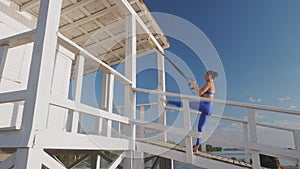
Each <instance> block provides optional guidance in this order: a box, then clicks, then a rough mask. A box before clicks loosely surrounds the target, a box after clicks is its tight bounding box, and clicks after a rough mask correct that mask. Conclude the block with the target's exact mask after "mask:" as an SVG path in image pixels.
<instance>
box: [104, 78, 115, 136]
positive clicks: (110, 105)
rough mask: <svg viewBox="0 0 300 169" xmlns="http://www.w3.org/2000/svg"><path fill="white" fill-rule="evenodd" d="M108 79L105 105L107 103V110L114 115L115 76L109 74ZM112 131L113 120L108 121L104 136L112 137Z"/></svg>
mask: <svg viewBox="0 0 300 169" xmlns="http://www.w3.org/2000/svg"><path fill="white" fill-rule="evenodd" d="M106 77H107V79H106V92H107V93H106V94H105V95H106V98H104V99H105V103H106V106H105V108H106V110H107V111H108V112H109V113H112V110H113V95H114V79H115V78H114V75H113V74H110V73H109V74H107V76H106ZM111 129H112V121H111V120H106V125H105V126H104V129H103V135H104V136H107V137H111Z"/></svg>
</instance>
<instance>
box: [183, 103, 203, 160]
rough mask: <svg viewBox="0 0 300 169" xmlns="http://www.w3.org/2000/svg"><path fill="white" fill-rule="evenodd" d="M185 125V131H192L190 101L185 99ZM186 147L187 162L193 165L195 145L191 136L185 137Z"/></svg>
mask: <svg viewBox="0 0 300 169" xmlns="http://www.w3.org/2000/svg"><path fill="white" fill-rule="evenodd" d="M183 123H184V129H185V130H188V131H191V130H192V126H191V113H190V107H189V100H187V99H183ZM198 137H199V136H198ZM198 137H197V138H198ZM185 146H186V156H185V159H186V162H187V163H190V164H193V163H194V155H193V143H192V137H191V136H185Z"/></svg>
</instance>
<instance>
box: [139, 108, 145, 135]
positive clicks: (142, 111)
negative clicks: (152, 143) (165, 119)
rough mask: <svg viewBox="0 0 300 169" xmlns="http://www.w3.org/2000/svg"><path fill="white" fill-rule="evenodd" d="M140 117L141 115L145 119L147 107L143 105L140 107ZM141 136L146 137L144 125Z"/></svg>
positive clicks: (141, 128) (142, 119)
mask: <svg viewBox="0 0 300 169" xmlns="http://www.w3.org/2000/svg"><path fill="white" fill-rule="evenodd" d="M140 117H141V121H145V107H144V106H142V107H141V108H140ZM140 137H141V138H145V127H144V126H142V125H141V126H140Z"/></svg>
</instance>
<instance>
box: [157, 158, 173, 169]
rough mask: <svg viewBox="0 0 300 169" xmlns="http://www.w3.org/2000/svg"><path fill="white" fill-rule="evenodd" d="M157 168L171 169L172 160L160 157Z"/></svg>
mask: <svg viewBox="0 0 300 169" xmlns="http://www.w3.org/2000/svg"><path fill="white" fill-rule="evenodd" d="M159 163H160V164H159V167H160V168H163V169H173V160H172V159H167V158H163V157H160V161H159Z"/></svg>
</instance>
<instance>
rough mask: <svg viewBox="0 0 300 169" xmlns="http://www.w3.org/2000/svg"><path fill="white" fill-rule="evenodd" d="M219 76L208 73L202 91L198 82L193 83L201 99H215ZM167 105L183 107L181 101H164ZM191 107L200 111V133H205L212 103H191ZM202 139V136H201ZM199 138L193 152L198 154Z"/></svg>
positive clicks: (211, 72)
mask: <svg viewBox="0 0 300 169" xmlns="http://www.w3.org/2000/svg"><path fill="white" fill-rule="evenodd" d="M217 76H218V72H215V71H211V70H210V71H207V72H206V74H205V81H206V84H205V85H204V86H203V88H202V89H200V88H199V87H198V85H197V83H196V81H192V82H191V84H192V86H193V88H194V89H195V91H196V92H197V93H198V95H199V96H200V97H205V98H210V99H213V98H214V94H215V92H216V88H215V84H214V79H215V78H216V77H217ZM164 102H165V103H166V104H171V105H175V106H177V107H182V102H179V101H172V100H165V101H164ZM189 106H190V108H192V109H195V110H198V111H200V112H201V115H200V118H199V122H198V132H200V134H201V132H202V131H203V128H204V125H205V123H206V121H207V118H208V116H209V115H211V113H212V103H211V102H198V101H197V102H195V101H193V102H189ZM199 137H200V135H199ZM199 137H198V138H197V141H196V145H195V146H194V147H193V152H197V151H198V149H199V146H200V144H201V139H200V138H199Z"/></svg>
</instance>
